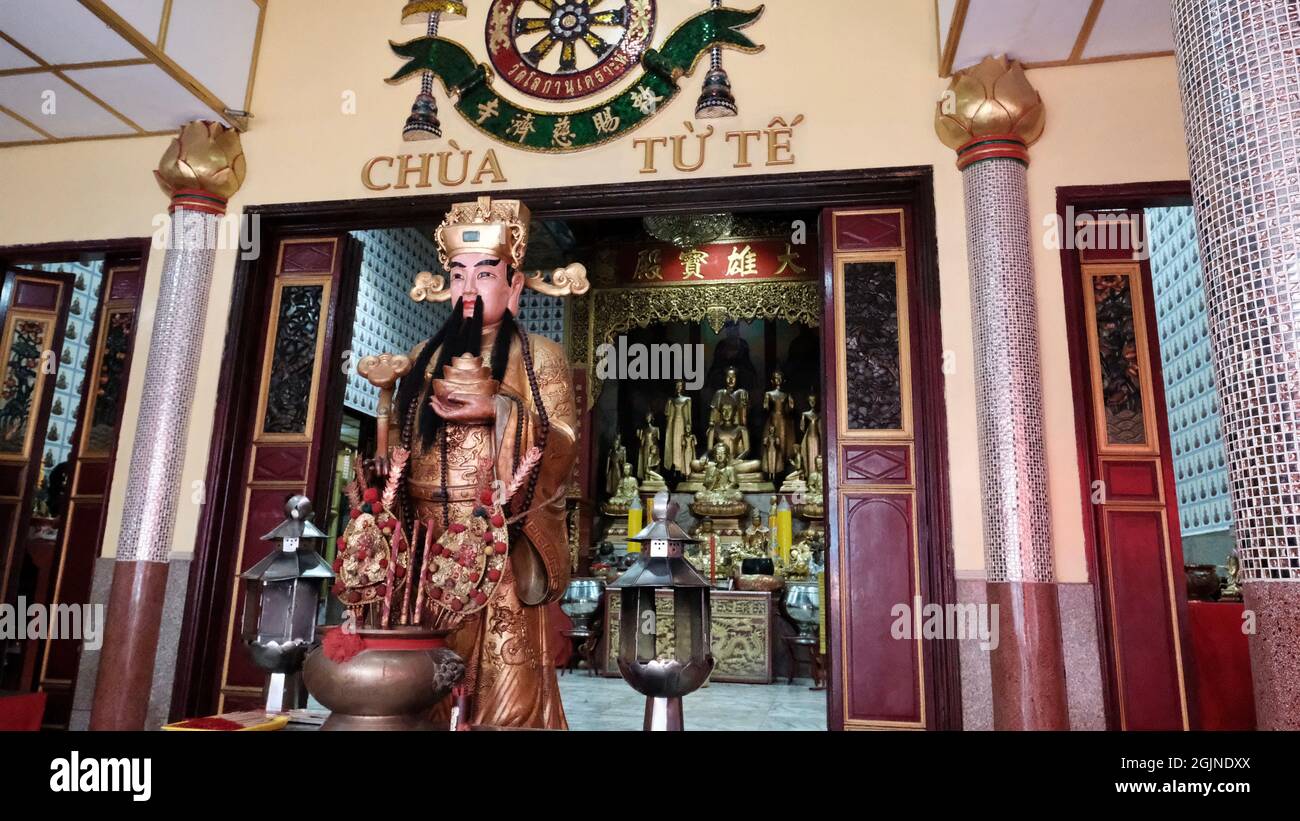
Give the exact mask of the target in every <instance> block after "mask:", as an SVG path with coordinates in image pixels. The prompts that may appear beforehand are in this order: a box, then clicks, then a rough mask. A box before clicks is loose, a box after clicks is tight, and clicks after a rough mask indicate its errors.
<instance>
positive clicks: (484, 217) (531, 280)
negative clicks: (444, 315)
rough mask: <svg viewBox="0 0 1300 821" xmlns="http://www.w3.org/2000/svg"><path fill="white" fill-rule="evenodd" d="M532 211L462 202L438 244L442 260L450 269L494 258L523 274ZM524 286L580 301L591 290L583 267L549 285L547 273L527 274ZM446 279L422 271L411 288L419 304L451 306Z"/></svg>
mask: <svg viewBox="0 0 1300 821" xmlns="http://www.w3.org/2000/svg"><path fill="white" fill-rule="evenodd" d="M529 217H530V212H529V210H528V206H526V205H524V204H523V203H522V202H520V201H519V200H494V199H492V198H491V197H479V198H478V199H477V200H475V201H474V202H458V203H456V204H455V205H453V206H452V207H451V210H450V211H448V212H447V216H446V218H444V219H443V221H442V224H441V225H439V226H438V228H437V230H435V231H434V232H433V238H434V240H435V241H436V242H437V243H438V260H439V261H440V262H441V263H442V267H443V268H444V269H445V268H446V267H447V265H448V263H450V262H451V260H452V259H453V258H454V257H456V256H457V255H458V254H464V253H482V254H493V255H496V256H497V257H499V258H500V259H503V260H505V261H507V262H508V263H510V264H511V265H513V266H514V268H515V270H518V271H523V263H524V252H525V251H526V250H527V249H528V219H529ZM524 277H525V279H524V285H525V286H527V287H528V288H531V289H533V290H534V291H537V292H538V293H542V294H546V295H547V296H569V295H571V294H572V295H581V294H585V293H587V291H588V290H590V289H591V284H590V283H589V282H588V281H587V269H586V267H585V266H584V265H583V264H582V263H580V262H574V263H571V264H569V265H566V266H565V267H563V268H556V269H555V270H553V271H551V277H550V281H549V282H548V281H547V279H546V274H545V273H544V272H542V271H530V272H524ZM446 283H447V280H446V277H444V276H443V275H441V274H434V273H431V272H429V271H421V272H420V273H419V274H417V275H416V277H415V285H414V287H412V288H411V299H413V300H415V301H416V302H446V301H447V300H449V299H451V289H450V288H448V287H447V286H446Z"/></svg>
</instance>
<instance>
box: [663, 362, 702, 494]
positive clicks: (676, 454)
mask: <svg viewBox="0 0 1300 821" xmlns="http://www.w3.org/2000/svg"><path fill="white" fill-rule="evenodd" d="M673 389H674V391H675V394H674V395H673V396H672V398H670V399H669V400H668V404H667V406H666V407H665V408H664V415H665V416H667V417H668V419H667V422H666V423H665V424H664V467H665V468H666V469H668V470H675V471H677V472H678V473H686V472H687V471H689V470H690V464H691V460H692V459H694V458H695V453H694V451H692V450H688V449H687V440H686V437H687V436H688V435H689V434H690V432H691V398H690V397H689V396H687V395H686V393H685V391H686V383H685V382H683V381H682V380H680V379H679V380H677V382H675V383H674V385H673Z"/></svg>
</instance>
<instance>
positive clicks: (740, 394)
mask: <svg viewBox="0 0 1300 821" xmlns="http://www.w3.org/2000/svg"><path fill="white" fill-rule="evenodd" d="M727 405H730V406H731V407H732V409H733V411H734V413H733V416H734V417H735V419H736V421H737V422H739V423H740V425H741V426H742V427H744V426H746V425H748V424H749V391H747V390H745V389H744V388H737V387H736V369H735V368H727V387H725V388H718V390H716V391H714V393H713V400H712V401H711V402H710V403H709V424H710V425H716V424H717V423H718V422H719V421H720V420H721V419H722V408H723V407H725V406H727Z"/></svg>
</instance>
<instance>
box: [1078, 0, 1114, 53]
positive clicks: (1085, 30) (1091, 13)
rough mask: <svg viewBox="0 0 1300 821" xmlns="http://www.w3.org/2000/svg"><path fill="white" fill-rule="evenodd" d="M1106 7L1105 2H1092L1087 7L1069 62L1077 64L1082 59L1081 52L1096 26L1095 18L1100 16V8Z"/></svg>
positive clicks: (1099, 0) (1101, 0)
mask: <svg viewBox="0 0 1300 821" xmlns="http://www.w3.org/2000/svg"><path fill="white" fill-rule="evenodd" d="M1104 5H1106V0H1092V5H1091V6H1089V7H1088V13H1087V14H1086V15H1084V18H1083V25H1081V26H1079V36H1078V37H1077V38H1075V41H1074V48H1073V49H1072V50H1071V51H1070V62H1071V63H1077V62H1079V61H1080V60H1082V59H1083V50H1084V49H1085V48H1087V47H1088V38H1090V37H1092V29H1093V27H1094V26H1096V25H1097V17H1098V16H1100V15H1101V7H1102V6H1104Z"/></svg>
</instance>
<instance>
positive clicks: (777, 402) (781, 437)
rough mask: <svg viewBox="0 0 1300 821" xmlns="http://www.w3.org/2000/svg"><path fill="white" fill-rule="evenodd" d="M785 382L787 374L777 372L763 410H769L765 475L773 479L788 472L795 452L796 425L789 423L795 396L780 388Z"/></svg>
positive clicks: (764, 460) (766, 395)
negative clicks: (789, 461)
mask: <svg viewBox="0 0 1300 821" xmlns="http://www.w3.org/2000/svg"><path fill="white" fill-rule="evenodd" d="M784 382H785V374H783V373H781V372H780V371H776V372H774V373H773V374H772V390H770V391H768V392H767V393H765V394H763V410H765V411H767V424H766V425H765V426H764V427H763V440H764V449H763V472H764V473H766V474H767V475H768V477H770V478H771V479H773V480H775V479H776V477H777V476H778V475H779V474H781V473H783V472H784V471H785V465H786V461H787V460H788V459H789V458H790V456H791V455H792V454H793V453H794V450H795V446H794V425H793V423H792V422H791V420H790V414H791V413H792V412H793V411H794V397H793V396H791V395H790V394H788V393H786V392H785V390H784V389H783V388H782V387H781V386H782V384H784ZM769 440H770V443H769ZM769 449H770V455H769Z"/></svg>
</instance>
